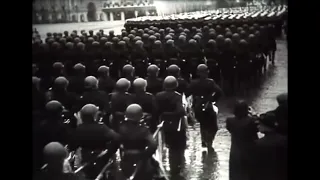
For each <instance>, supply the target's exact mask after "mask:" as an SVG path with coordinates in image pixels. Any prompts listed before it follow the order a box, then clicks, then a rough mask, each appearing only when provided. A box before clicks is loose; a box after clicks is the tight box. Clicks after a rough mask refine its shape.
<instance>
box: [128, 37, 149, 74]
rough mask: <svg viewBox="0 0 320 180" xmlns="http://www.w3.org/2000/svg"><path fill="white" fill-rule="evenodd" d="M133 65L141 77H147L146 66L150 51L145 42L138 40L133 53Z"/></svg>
mask: <svg viewBox="0 0 320 180" xmlns="http://www.w3.org/2000/svg"><path fill="white" fill-rule="evenodd" d="M131 61H132V65H133V66H134V67H135V68H136V74H137V76H139V77H145V76H146V75H147V72H146V68H147V67H146V66H147V64H148V53H147V51H146V50H145V49H144V47H143V42H142V41H141V40H137V41H136V43H135V47H134V48H133V50H132V53H131Z"/></svg>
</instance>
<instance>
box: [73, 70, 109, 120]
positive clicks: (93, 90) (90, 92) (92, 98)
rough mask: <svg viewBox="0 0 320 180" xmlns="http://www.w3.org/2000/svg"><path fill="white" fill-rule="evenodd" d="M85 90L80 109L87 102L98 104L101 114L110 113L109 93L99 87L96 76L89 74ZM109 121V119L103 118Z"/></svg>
mask: <svg viewBox="0 0 320 180" xmlns="http://www.w3.org/2000/svg"><path fill="white" fill-rule="evenodd" d="M84 87H85V92H84V93H83V94H82V96H81V97H80V100H79V106H78V110H80V108H81V107H83V106H84V105H85V104H94V105H96V106H97V107H98V108H99V110H100V112H101V114H102V115H105V114H109V98H108V94H107V93H105V92H104V91H100V90H99V89H98V80H97V79H96V78H95V77H94V76H88V77H86V78H85V79H84ZM103 120H104V122H108V119H103Z"/></svg>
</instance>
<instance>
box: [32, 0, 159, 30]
mask: <svg viewBox="0 0 320 180" xmlns="http://www.w3.org/2000/svg"><path fill="white" fill-rule="evenodd" d="M152 4H153V0H34V2H33V10H32V17H33V18H32V19H33V23H34V24H44V23H67V22H88V21H113V20H125V19H128V18H133V17H135V16H142V15H146V14H147V15H156V8H155V7H154V6H153V5H152ZM135 12H136V14H135ZM137 12H138V13H137Z"/></svg>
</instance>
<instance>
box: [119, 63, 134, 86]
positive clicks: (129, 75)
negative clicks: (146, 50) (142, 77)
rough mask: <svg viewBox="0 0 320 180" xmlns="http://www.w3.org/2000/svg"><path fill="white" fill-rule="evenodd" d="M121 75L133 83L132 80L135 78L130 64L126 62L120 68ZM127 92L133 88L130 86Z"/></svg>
mask: <svg viewBox="0 0 320 180" xmlns="http://www.w3.org/2000/svg"><path fill="white" fill-rule="evenodd" d="M122 77H124V78H126V79H127V80H128V81H129V82H130V84H132V83H133V81H134V80H135V79H136V77H135V68H134V67H133V66H131V65H130V64H126V65H125V66H123V68H122ZM129 92H133V88H132V87H130V89H129Z"/></svg>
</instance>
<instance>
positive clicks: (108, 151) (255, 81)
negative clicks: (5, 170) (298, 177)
mask: <svg viewBox="0 0 320 180" xmlns="http://www.w3.org/2000/svg"><path fill="white" fill-rule="evenodd" d="M287 19H288V4H287V0H33V1H32V179H34V180H288V45H287V42H288V35H287V34H288V20H287ZM290 57H291V56H290Z"/></svg>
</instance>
